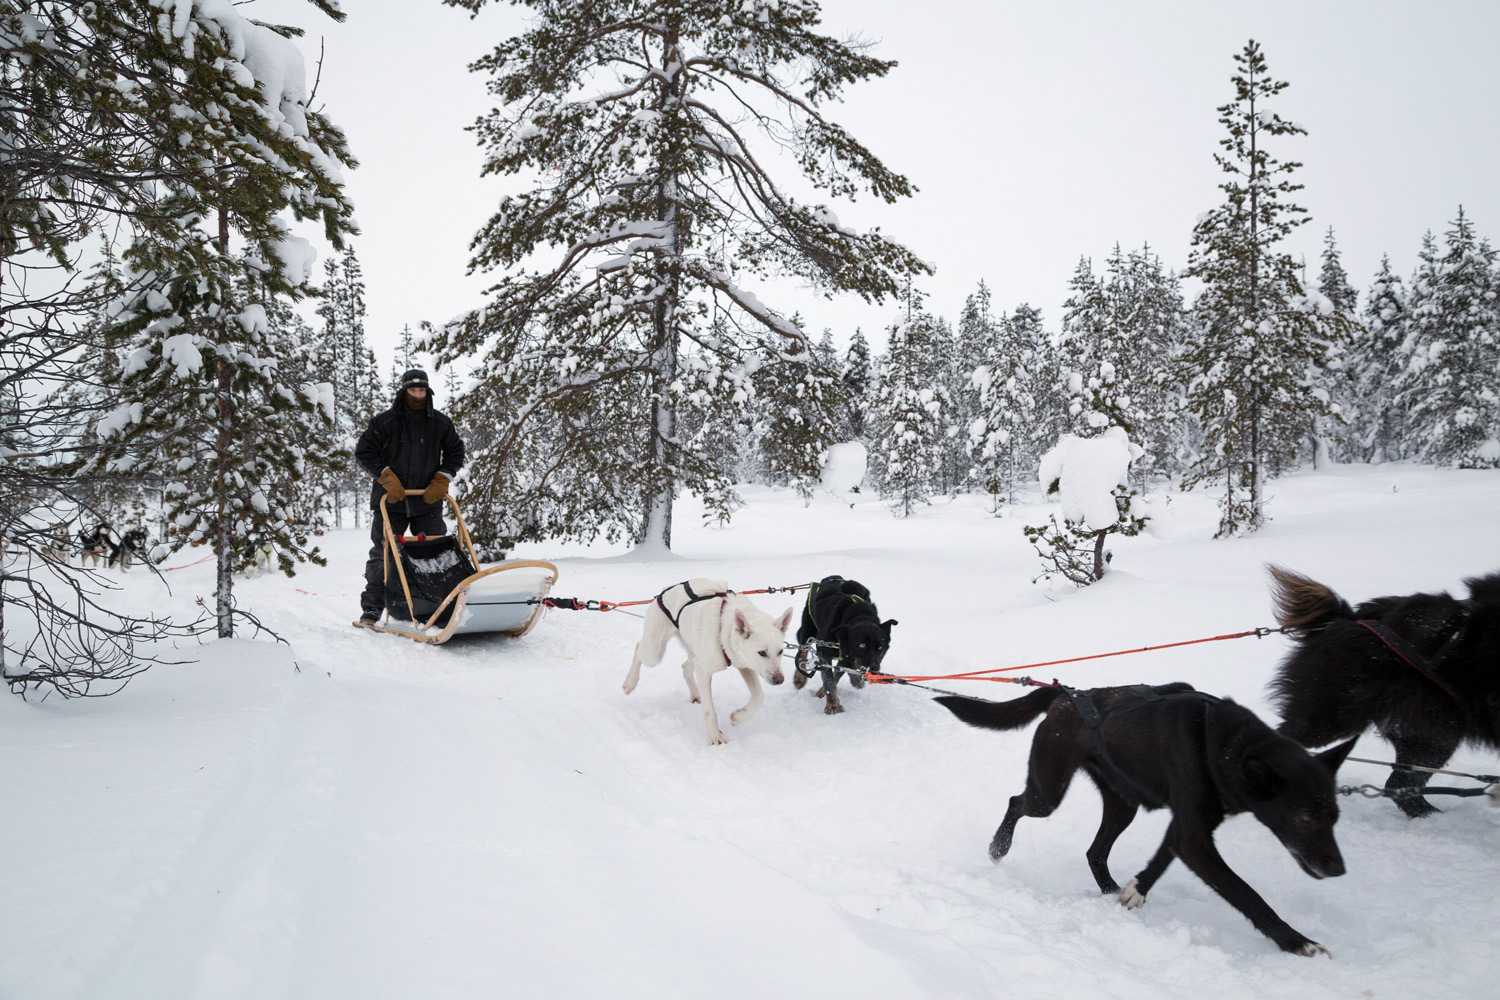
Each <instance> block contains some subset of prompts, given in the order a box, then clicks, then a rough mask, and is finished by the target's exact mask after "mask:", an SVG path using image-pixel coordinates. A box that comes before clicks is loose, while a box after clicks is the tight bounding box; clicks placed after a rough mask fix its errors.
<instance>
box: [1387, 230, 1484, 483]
mask: <svg viewBox="0 0 1500 1000" xmlns="http://www.w3.org/2000/svg"><path fill="white" fill-rule="evenodd" d="M1444 240H1445V244H1446V252H1444V253H1443V255H1442V257H1441V258H1436V257H1435V255H1436V249H1435V248H1434V247H1433V246H1432V244H1431V241H1430V240H1429V241H1428V242H1427V243H1426V244H1425V245H1424V247H1423V257H1424V260H1423V263H1422V265H1421V266H1419V268H1418V271H1417V276H1416V278H1415V279H1414V280H1413V282H1412V289H1411V293H1410V295H1409V296H1408V298H1407V309H1408V313H1407V315H1408V328H1407V335H1406V340H1405V342H1404V344H1403V347H1402V355H1403V360H1404V362H1405V363H1404V366H1403V370H1402V372H1401V374H1400V376H1399V379H1398V384H1397V393H1398V397H1397V398H1398V399H1399V401H1400V405H1401V409H1402V410H1403V412H1404V413H1405V414H1406V417H1407V420H1408V427H1409V437H1410V441H1411V444H1412V449H1413V451H1414V452H1415V454H1416V455H1417V456H1419V457H1420V458H1421V459H1422V460H1423V461H1427V462H1433V463H1435V464H1438V465H1452V466H1457V467H1458V468H1463V469H1491V468H1496V467H1500V382H1497V375H1496V373H1497V372H1500V303H1497V301H1496V296H1497V285H1500V280H1497V276H1496V274H1495V252H1494V250H1492V249H1491V248H1490V245H1489V243H1488V241H1486V240H1482V239H1480V238H1479V237H1478V236H1477V235H1476V233H1475V231H1474V224H1473V222H1472V221H1470V219H1469V218H1468V217H1467V216H1466V215H1465V214H1464V210H1463V206H1459V210H1458V218H1456V219H1455V220H1453V223H1452V228H1451V229H1449V230H1448V231H1447V233H1445V234H1444Z"/></svg>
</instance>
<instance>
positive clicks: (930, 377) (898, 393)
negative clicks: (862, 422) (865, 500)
mask: <svg viewBox="0 0 1500 1000" xmlns="http://www.w3.org/2000/svg"><path fill="white" fill-rule="evenodd" d="M913 299H914V300H915V301H913V302H911V305H912V308H911V309H910V310H909V312H908V317H907V318H906V319H903V320H901V321H898V322H897V323H895V324H893V325H892V326H891V328H890V330H889V331H888V336H887V345H888V346H887V349H886V354H885V360H884V363H883V364H882V365H881V366H880V377H879V387H878V389H877V390H876V400H877V403H876V407H877V410H878V412H879V416H878V418H877V421H878V422H877V444H876V451H877V453H878V455H877V458H876V461H875V466H876V469H877V472H878V474H879V476H880V492H881V495H882V496H883V497H884V498H885V500H886V502H887V503H888V504H889V505H890V507H891V510H892V511H893V512H894V513H895V514H896V515H897V516H898V517H910V516H911V514H912V512H913V511H914V510H916V508H917V507H918V506H919V505H921V504H925V503H928V502H929V499H930V497H931V496H932V493H933V490H934V486H935V483H936V480H937V478H938V474H939V469H938V466H939V465H940V464H941V462H942V455H943V444H944V430H945V428H946V421H945V420H944V416H943V405H944V402H945V401H944V398H943V396H944V394H943V389H942V382H941V379H940V378H939V375H940V364H941V359H940V358H939V357H938V355H937V340H938V337H939V336H940V331H939V325H938V320H937V318H936V317H934V316H933V315H931V314H930V313H928V312H926V311H925V310H924V309H922V306H921V302H920V298H919V297H917V296H915V295H914V294H913V295H911V296H909V301H910V300H913Z"/></svg>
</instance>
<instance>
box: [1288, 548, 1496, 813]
mask: <svg viewBox="0 0 1500 1000" xmlns="http://www.w3.org/2000/svg"><path fill="white" fill-rule="evenodd" d="M1268 569H1269V570H1270V573H1271V580H1272V598H1273V600H1274V602H1275V606H1276V620H1277V622H1279V623H1280V625H1281V626H1282V628H1283V629H1284V630H1285V631H1286V633H1287V635H1289V636H1291V638H1292V640H1293V641H1294V642H1295V643H1296V645H1295V647H1294V648H1293V649H1292V651H1291V652H1290V653H1289V654H1287V657H1286V659H1285V660H1284V661H1283V662H1282V664H1281V666H1280V667H1279V668H1277V671H1276V676H1275V678H1273V679H1272V681H1271V699H1272V701H1274V702H1275V703H1276V706H1277V707H1278V708H1279V709H1281V720H1282V721H1281V726H1280V730H1281V732H1283V733H1285V734H1286V735H1287V736H1290V737H1291V738H1292V739H1294V740H1296V741H1297V742H1298V743H1301V744H1302V745H1303V746H1306V747H1320V746H1326V745H1327V744H1329V743H1332V742H1333V741H1334V740H1342V739H1347V738H1348V737H1350V736H1356V737H1357V736H1358V735H1359V734H1360V733H1362V732H1364V731H1365V730H1367V729H1370V728H1372V727H1373V728H1374V729H1375V731H1376V732H1378V733H1379V734H1380V735H1381V736H1384V737H1385V738H1386V739H1387V740H1389V741H1390V743H1391V746H1392V747H1393V748H1394V749H1395V751H1396V763H1397V764H1401V765H1404V767H1400V768H1396V769H1394V770H1393V771H1392V772H1391V776H1390V777H1389V778H1388V779H1387V780H1386V783H1385V788H1386V792H1387V794H1388V795H1390V796H1391V797H1392V798H1393V799H1395V801H1396V805H1398V806H1400V807H1401V810H1402V811H1403V812H1405V813H1406V814H1407V815H1408V816H1412V817H1418V816H1426V815H1428V814H1430V813H1434V812H1438V811H1439V810H1438V809H1437V808H1435V807H1434V806H1433V805H1432V804H1431V803H1430V802H1428V801H1427V800H1426V799H1425V798H1423V797H1422V788H1423V786H1425V785H1426V784H1427V781H1428V778H1429V777H1431V775H1430V773H1429V772H1427V771H1412V770H1406V769H1405V768H1406V767H1413V766H1414V767H1425V768H1440V767H1443V766H1444V765H1446V764H1447V763H1448V759H1449V758H1450V757H1452V756H1453V754H1454V753H1455V752H1456V751H1457V750H1458V748H1459V746H1461V745H1462V744H1464V743H1469V744H1472V745H1475V746H1481V747H1486V748H1488V749H1490V750H1500V573H1491V574H1489V575H1488V576H1478V577H1473V578H1471V579H1468V580H1465V581H1464V585H1465V586H1467V587H1468V588H1469V596H1468V598H1467V599H1464V600H1460V599H1459V598H1456V597H1452V596H1450V595H1449V594H1446V593H1437V594H1404V595H1400V596H1396V597H1377V598H1374V599H1373V600H1369V601H1365V602H1364V603H1363V604H1360V605H1359V606H1358V607H1351V606H1350V605H1349V602H1348V601H1346V600H1344V599H1343V598H1342V597H1340V596H1339V595H1338V594H1336V593H1334V592H1333V591H1332V590H1331V589H1329V588H1328V587H1326V586H1324V585H1323V584H1321V583H1318V582H1317V581H1316V580H1311V579H1309V578H1308V577H1305V576H1303V575H1302V574H1300V573H1294V572H1292V571H1291V570H1289V569H1284V568H1282V567H1280V566H1271V567H1268Z"/></svg>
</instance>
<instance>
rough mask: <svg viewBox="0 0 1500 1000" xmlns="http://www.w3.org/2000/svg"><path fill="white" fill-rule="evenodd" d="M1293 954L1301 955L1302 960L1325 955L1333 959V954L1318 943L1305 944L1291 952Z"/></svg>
mask: <svg viewBox="0 0 1500 1000" xmlns="http://www.w3.org/2000/svg"><path fill="white" fill-rule="evenodd" d="M1293 954H1296V955H1301V956H1302V957H1303V958H1317V957H1318V956H1319V955H1326V956H1327V957H1329V958H1332V957H1333V952H1331V951H1329V950H1328V949H1327V948H1325V947H1323V946H1322V945H1320V944H1318V942H1316V941H1309V942H1307V944H1305V945H1303V946H1302V947H1300V948H1298V949H1297V950H1296V951H1295V952H1293Z"/></svg>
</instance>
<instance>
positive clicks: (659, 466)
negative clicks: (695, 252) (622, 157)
mask: <svg viewBox="0 0 1500 1000" xmlns="http://www.w3.org/2000/svg"><path fill="white" fill-rule="evenodd" d="M662 68H663V71H664V72H666V73H667V74H668V76H667V79H666V80H665V81H664V83H663V85H662V89H661V98H660V106H661V108H662V109H663V111H664V112H667V113H670V112H671V110H672V109H673V108H675V107H676V106H677V105H678V104H679V103H680V102H681V100H682V90H683V80H682V56H681V52H680V51H679V49H678V46H677V33H676V31H675V30H673V31H670V32H669V33H668V35H667V41H666V45H665V46H664V48H663V51H662ZM658 166H659V169H660V173H659V175H658V179H657V185H656V218H657V220H658V221H660V222H663V223H665V229H666V232H665V234H664V236H663V240H662V245H661V246H659V247H658V248H657V251H656V255H657V257H658V259H659V260H662V261H663V262H664V263H665V267H666V271H667V275H666V279H665V280H664V281H663V282H662V288H661V292H660V294H659V297H658V298H657V300H656V308H655V309H654V311H653V316H652V327H653V329H652V341H651V374H652V380H653V382H654V383H655V384H654V386H653V388H654V393H653V398H652V401H651V445H650V462H651V467H652V468H653V469H655V470H656V471H658V472H664V471H666V470H667V469H668V468H669V467H670V465H671V447H672V442H673V440H674V438H675V437H676V433H677V414H676V412H675V411H674V410H673V409H672V405H671V401H670V399H669V398H668V396H667V393H668V392H669V391H670V387H671V385H672V383H673V382H674V381H676V379H677V346H678V345H677V328H676V315H675V314H676V310H677V296H678V282H679V277H678V273H677V258H678V257H679V256H680V255H681V253H682V240H681V234H680V232H679V231H678V227H677V200H678V192H677V164H676V163H673V162H664V163H661V164H659V165H658ZM676 497H677V483H676V482H675V481H674V480H673V479H672V477H671V476H670V475H668V476H665V477H664V478H663V480H662V482H661V484H660V485H659V486H658V487H657V491H656V494H655V495H654V496H652V497H649V498H648V499H647V500H646V510H645V517H644V518H643V519H642V525H641V537H640V542H641V543H642V544H644V545H658V546H660V547H662V548H664V549H670V548H671V547H672V501H673V500H674V499H676Z"/></svg>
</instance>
